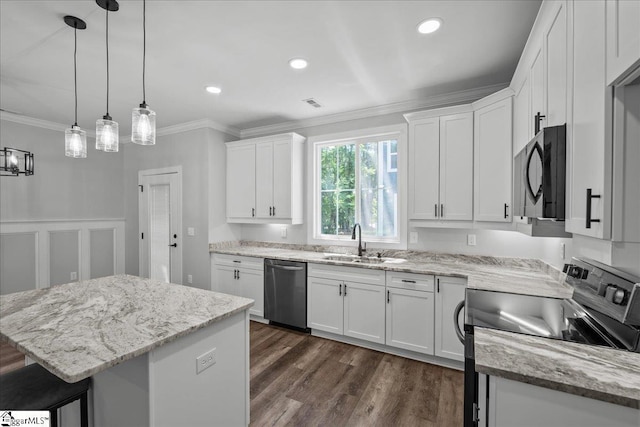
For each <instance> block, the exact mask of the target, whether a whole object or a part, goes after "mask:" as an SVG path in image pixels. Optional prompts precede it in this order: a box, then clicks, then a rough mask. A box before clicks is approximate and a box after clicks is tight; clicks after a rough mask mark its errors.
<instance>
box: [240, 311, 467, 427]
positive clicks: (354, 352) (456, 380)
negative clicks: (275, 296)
mask: <svg viewBox="0 0 640 427" xmlns="http://www.w3.org/2000/svg"><path fill="white" fill-rule="evenodd" d="M462 392H463V374H462V372H459V371H455V370H452V369H447V368H442V367H439V366H435V365H430V364H427V363H422V362H417V361H414V360H410V359H405V358H403V357H398V356H393V355H390V354H385V353H380V352H377V351H373V350H368V349H365V348H360V347H355V346H351V345H348V344H343V343H339V342H335V341H331V340H326V339H322V338H318V337H312V336H310V335H307V334H302V333H298V332H294V331H290V330H287V329H283V328H278V327H274V326H268V325H264V324H261V323H256V322H251V424H252V425H254V426H265V425H304V426H374V425H377V426H392V425H393V426H438V427H442V426H461V425H462V403H463V393H462Z"/></svg>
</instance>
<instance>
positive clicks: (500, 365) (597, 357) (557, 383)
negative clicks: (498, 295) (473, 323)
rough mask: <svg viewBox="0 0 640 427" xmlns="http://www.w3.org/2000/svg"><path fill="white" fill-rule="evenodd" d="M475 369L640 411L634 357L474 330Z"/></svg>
mask: <svg viewBox="0 0 640 427" xmlns="http://www.w3.org/2000/svg"><path fill="white" fill-rule="evenodd" d="M474 339H475V359H476V370H477V371H478V372H480V373H483V374H488V375H495V376H498V377H503V378H507V379H510V380H515V381H520V382H525V383H529V384H533V385H537V386H541V387H547V388H551V389H555V390H559V391H564V392H567V393H572V394H576V395H579V396H585V397H589V398H592V399H598V400H603V401H605V402H611V403H615V404H618V405H624V406H629V407H631V408H635V409H640V354H638V353H632V352H629V351H623V350H615V349H610V348H606V347H599V346H589V345H584V344H577V343H571V342H565V341H559V340H554V339H549V338H540V337H534V336H529V335H523V334H514V333H510V332H503V331H497V330H493V329H485V328H475V331H474Z"/></svg>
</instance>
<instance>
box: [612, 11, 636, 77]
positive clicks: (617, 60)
mask: <svg viewBox="0 0 640 427" xmlns="http://www.w3.org/2000/svg"><path fill="white" fill-rule="evenodd" d="M605 16H606V35H607V36H606V43H607V45H606V48H607V50H606V57H607V68H606V69H607V76H606V83H607V84H608V85H611V84H614V83H618V82H619V80H621V79H624V77H625V76H626V74H627V72H628V71H631V70H633V69H634V68H636V67H637V66H640V1H637V0H608V1H607V2H606V15H605Z"/></svg>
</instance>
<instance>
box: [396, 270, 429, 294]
mask: <svg viewBox="0 0 640 427" xmlns="http://www.w3.org/2000/svg"><path fill="white" fill-rule="evenodd" d="M433 283H434V278H433V276H431V275H429V274H416V273H398V272H395V271H387V287H389V288H400V289H412V290H416V291H423V292H433Z"/></svg>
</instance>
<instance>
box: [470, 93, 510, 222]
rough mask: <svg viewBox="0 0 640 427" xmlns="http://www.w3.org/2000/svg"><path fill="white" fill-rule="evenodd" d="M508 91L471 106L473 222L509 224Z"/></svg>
mask: <svg viewBox="0 0 640 427" xmlns="http://www.w3.org/2000/svg"><path fill="white" fill-rule="evenodd" d="M512 93H513V92H512V91H511V89H504V90H502V91H500V92H498V93H496V94H494V95H491V96H489V97H487V98H485V99H482V100H480V101H477V102H476V103H474V110H475V111H474V117H473V126H474V132H473V133H474V167H473V170H474V179H473V187H474V200H475V203H474V216H473V217H474V219H475V220H476V221H492V222H511V207H512V201H511V194H512V189H511V187H512V184H511V183H512V175H511V173H512V172H511V169H512V167H511V165H512V163H513V157H512V154H511V148H512V145H513V143H512V126H511V123H512Z"/></svg>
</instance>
